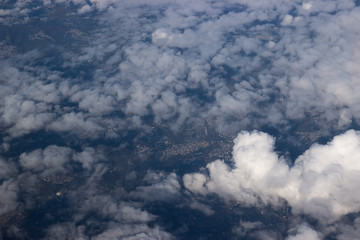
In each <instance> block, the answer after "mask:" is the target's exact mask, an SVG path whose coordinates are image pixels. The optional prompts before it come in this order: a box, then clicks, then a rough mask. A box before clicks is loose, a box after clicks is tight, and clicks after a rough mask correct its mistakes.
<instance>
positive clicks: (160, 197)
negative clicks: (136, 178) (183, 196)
mask: <svg viewBox="0 0 360 240" xmlns="http://www.w3.org/2000/svg"><path fill="white" fill-rule="evenodd" d="M145 179H146V180H147V181H149V182H152V185H150V186H139V187H137V188H136V190H135V191H133V192H130V196H133V197H136V198H142V199H144V200H145V201H173V200H176V199H178V198H179V197H180V183H179V181H178V177H177V175H176V174H175V173H170V174H169V175H167V176H163V174H161V173H158V174H157V173H153V172H149V173H148V174H147V176H145Z"/></svg>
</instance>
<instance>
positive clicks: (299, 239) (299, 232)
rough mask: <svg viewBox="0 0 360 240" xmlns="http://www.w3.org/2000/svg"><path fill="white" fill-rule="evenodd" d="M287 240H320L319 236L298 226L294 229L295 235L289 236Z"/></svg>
mask: <svg viewBox="0 0 360 240" xmlns="http://www.w3.org/2000/svg"><path fill="white" fill-rule="evenodd" d="M286 239H287V240H304V239H306V240H321V239H322V237H321V234H320V233H318V232H316V231H315V230H313V229H311V228H310V227H308V226H306V225H300V226H298V227H297V229H296V233H295V234H291V235H290V236H288V237H287V238H286Z"/></svg>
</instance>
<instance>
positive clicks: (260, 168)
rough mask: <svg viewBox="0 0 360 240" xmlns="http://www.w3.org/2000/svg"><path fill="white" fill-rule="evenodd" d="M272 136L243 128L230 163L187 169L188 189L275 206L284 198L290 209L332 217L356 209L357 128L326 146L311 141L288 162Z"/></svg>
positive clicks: (325, 217) (185, 179) (358, 143)
mask: <svg viewBox="0 0 360 240" xmlns="http://www.w3.org/2000/svg"><path fill="white" fill-rule="evenodd" d="M274 141H275V140H274V138H272V137H271V136H269V135H268V134H266V133H262V132H256V131H255V132H251V133H249V132H242V133H240V134H239V135H238V137H237V138H236V139H235V140H234V149H233V160H232V164H231V165H229V164H226V163H224V162H223V161H221V160H217V161H215V162H211V163H209V164H208V165H207V166H206V167H207V170H208V172H209V175H205V174H201V173H193V174H186V175H185V176H184V177H183V181H184V185H185V187H186V188H187V189H189V190H191V191H192V192H194V193H196V194H210V193H216V194H218V195H219V196H221V197H222V198H224V199H226V200H236V201H240V202H243V203H246V204H251V205H254V204H255V205H256V204H257V203H258V199H259V198H260V199H261V201H262V202H264V203H272V204H274V205H278V204H279V203H280V199H285V200H287V201H288V202H289V203H290V205H291V206H292V207H293V211H294V212H302V213H306V214H309V215H311V216H313V217H314V218H318V219H319V220H322V221H325V222H327V221H333V220H335V219H337V218H338V217H340V216H343V215H344V214H347V213H351V212H356V211H359V207H358V202H359V197H358V196H359V195H358V186H357V185H356V184H354V183H356V182H358V181H359V177H358V175H359V171H360V167H359V166H360V165H359V161H358V158H359V154H360V152H359V146H360V133H359V132H356V131H353V130H350V131H347V132H346V133H344V134H342V135H339V136H336V137H334V139H333V140H332V141H331V142H329V143H328V144H326V145H318V144H315V145H313V146H312V147H311V148H310V149H309V150H307V151H306V152H305V153H304V154H302V155H301V156H299V157H298V158H297V159H296V160H295V163H294V165H293V166H291V167H290V166H288V165H287V163H286V162H285V159H284V158H282V157H279V156H278V154H277V153H276V152H274Z"/></svg>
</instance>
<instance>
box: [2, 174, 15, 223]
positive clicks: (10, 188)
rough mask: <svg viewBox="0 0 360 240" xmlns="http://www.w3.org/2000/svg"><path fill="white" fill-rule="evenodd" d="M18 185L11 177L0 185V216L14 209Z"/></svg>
mask: <svg viewBox="0 0 360 240" xmlns="http://www.w3.org/2000/svg"><path fill="white" fill-rule="evenodd" d="M18 190H19V189H18V185H17V183H16V181H14V180H13V179H10V180H6V181H3V182H2V183H1V185H0V216H2V215H3V214H6V213H9V212H11V211H14V210H16V208H17V206H18Z"/></svg>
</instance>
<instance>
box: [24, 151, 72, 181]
mask: <svg viewBox="0 0 360 240" xmlns="http://www.w3.org/2000/svg"><path fill="white" fill-rule="evenodd" d="M71 154H72V150H71V149H70V148H66V147H58V146H55V145H51V146H49V147H47V148H45V149H44V150H42V149H37V150H35V151H32V152H30V153H23V154H21V155H20V164H21V166H22V167H23V168H25V169H28V170H32V171H35V172H43V171H44V172H45V173H44V174H45V175H46V174H49V173H53V172H65V171H67V170H66V163H68V162H69V161H70V158H71Z"/></svg>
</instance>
